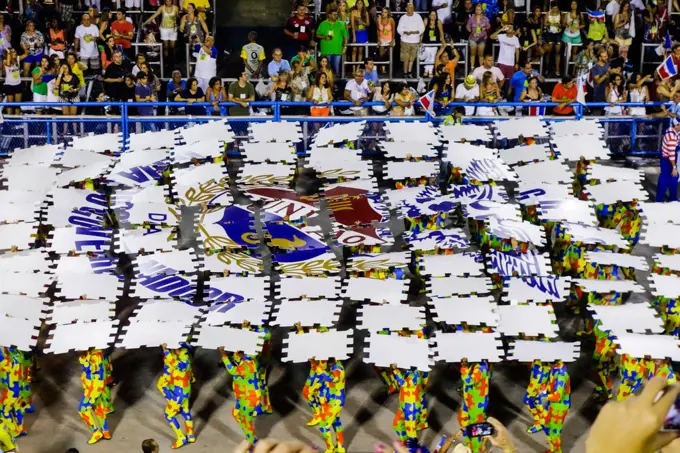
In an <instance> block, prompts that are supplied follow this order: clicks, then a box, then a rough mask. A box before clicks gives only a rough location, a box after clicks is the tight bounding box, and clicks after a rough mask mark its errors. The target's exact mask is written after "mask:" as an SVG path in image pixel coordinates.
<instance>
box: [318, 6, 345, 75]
mask: <svg viewBox="0 0 680 453" xmlns="http://www.w3.org/2000/svg"><path fill="white" fill-rule="evenodd" d="M347 37H348V33H347V27H345V24H344V23H343V22H341V21H339V20H338V11H337V10H331V11H330V12H329V13H328V18H327V19H326V20H324V21H323V22H321V23H320V24H319V28H318V29H317V30H316V38H317V39H318V40H320V41H321V44H320V50H321V52H320V54H321V55H322V56H325V57H328V61H329V63H330V64H331V69H332V70H333V73H335V74H339V73H340V62H341V61H342V56H343V55H344V54H345V52H346V51H347Z"/></svg>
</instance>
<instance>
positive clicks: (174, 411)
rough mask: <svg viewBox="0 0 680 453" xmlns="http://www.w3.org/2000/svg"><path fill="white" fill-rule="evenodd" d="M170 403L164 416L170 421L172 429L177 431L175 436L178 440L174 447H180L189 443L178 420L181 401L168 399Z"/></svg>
mask: <svg viewBox="0 0 680 453" xmlns="http://www.w3.org/2000/svg"><path fill="white" fill-rule="evenodd" d="M167 402H168V404H167V406H166V407H165V412H164V413H163V416H164V417H165V421H167V422H168V425H170V428H171V429H172V431H173V432H174V433H175V436H176V437H177V440H176V441H175V443H174V444H172V448H173V449H175V448H180V447H182V446H184V445H186V443H187V438H186V436H185V435H184V432H183V431H182V428H180V425H179V421H178V420H177V415H178V414H179V408H180V406H181V404H180V402H179V401H177V399H176V398H174V394H173V398H172V399H168V400H167Z"/></svg>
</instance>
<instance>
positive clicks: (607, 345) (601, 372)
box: [593, 326, 616, 400]
mask: <svg viewBox="0 0 680 453" xmlns="http://www.w3.org/2000/svg"><path fill="white" fill-rule="evenodd" d="M593 331H594V333H595V351H594V352H593V360H594V361H595V372H596V374H597V381H598V384H597V385H596V387H595V392H596V393H597V394H598V395H599V396H601V397H603V398H605V399H608V400H609V399H611V398H612V396H613V387H614V385H613V380H612V376H613V374H614V373H615V370H616V362H615V357H614V352H613V350H612V346H613V345H612V343H611V340H610V339H609V335H608V334H607V333H606V332H602V331H601V330H600V329H599V328H597V326H596V327H595V328H594V330H593Z"/></svg>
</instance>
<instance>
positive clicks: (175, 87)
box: [165, 70, 187, 115]
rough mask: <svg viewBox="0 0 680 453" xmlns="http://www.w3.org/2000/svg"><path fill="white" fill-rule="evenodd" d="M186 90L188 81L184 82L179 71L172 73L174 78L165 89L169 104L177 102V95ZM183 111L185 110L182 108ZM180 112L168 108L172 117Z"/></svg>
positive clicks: (176, 109) (173, 108) (174, 108)
mask: <svg viewBox="0 0 680 453" xmlns="http://www.w3.org/2000/svg"><path fill="white" fill-rule="evenodd" d="M186 89H187V82H186V80H182V73H181V72H180V71H178V70H174V71H172V78H171V79H170V81H169V82H168V85H167V87H166V89H165V97H166V98H167V100H168V102H175V100H176V98H177V95H178V94H180V93H181V92H182V91H184V90H186ZM183 110H184V109H183V108H182V111H183ZM178 112H179V109H178V108H177V107H169V108H168V113H169V114H171V115H172V114H176V113H178Z"/></svg>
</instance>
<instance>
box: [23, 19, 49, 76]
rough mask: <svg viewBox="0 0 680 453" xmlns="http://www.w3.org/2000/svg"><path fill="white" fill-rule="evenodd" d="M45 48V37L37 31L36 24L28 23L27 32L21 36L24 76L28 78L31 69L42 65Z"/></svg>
mask: <svg viewBox="0 0 680 453" xmlns="http://www.w3.org/2000/svg"><path fill="white" fill-rule="evenodd" d="M44 47H45V37H44V36H43V34H42V33H40V32H39V31H38V30H36V29H35V23H33V22H31V21H28V22H26V31H25V32H23V33H22V34H21V48H22V49H23V51H24V54H25V57H24V59H23V60H24V66H23V71H22V75H23V77H28V74H30V72H31V68H32V67H33V66H34V65H36V64H38V63H40V59H41V58H42V56H43V49H44Z"/></svg>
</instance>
